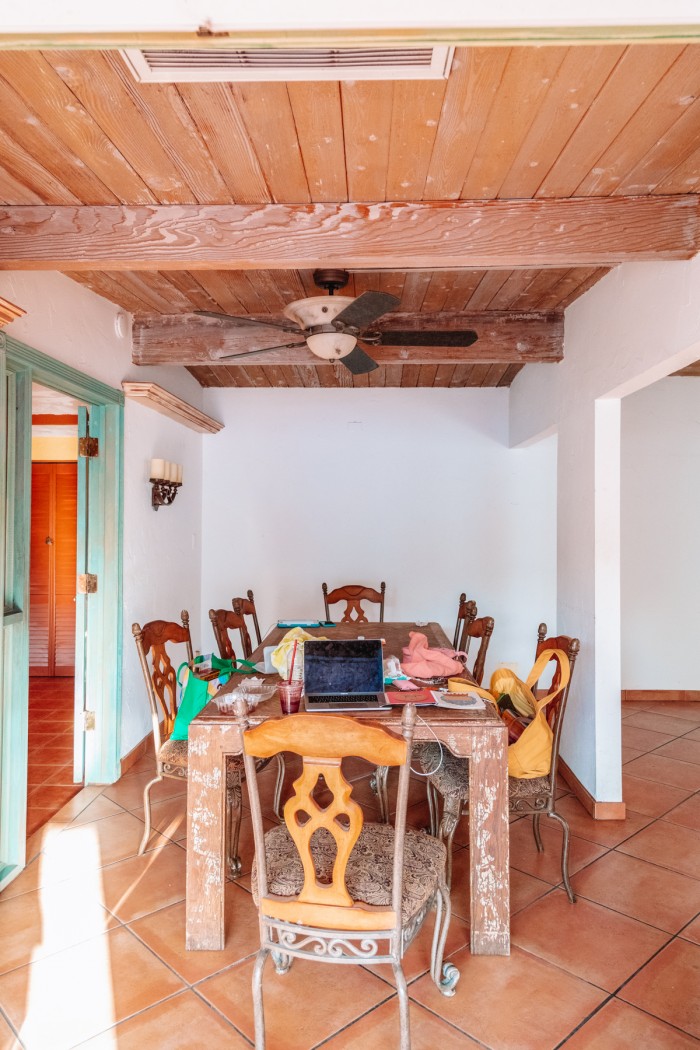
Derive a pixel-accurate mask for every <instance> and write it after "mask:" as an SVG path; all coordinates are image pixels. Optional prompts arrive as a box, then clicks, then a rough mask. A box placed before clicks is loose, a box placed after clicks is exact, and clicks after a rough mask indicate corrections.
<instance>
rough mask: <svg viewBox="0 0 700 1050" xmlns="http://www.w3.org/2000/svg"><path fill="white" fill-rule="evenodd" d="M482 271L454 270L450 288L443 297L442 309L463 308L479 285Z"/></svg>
mask: <svg viewBox="0 0 700 1050" xmlns="http://www.w3.org/2000/svg"><path fill="white" fill-rule="evenodd" d="M484 272H485V271H484V270H462V271H461V272H459V271H456V272H455V273H454V275H453V278H452V285H451V288H450V289H449V291H448V293H447V295H446V296H445V298H444V301H443V304H442V309H443V310H465V309H466V307H467V303H468V302H469V300H470V299H471V297H472V295H473V294H474V292H475V291H476V289H477V288H478V287H479V284H480V282H481V280H482V278H483V275H484Z"/></svg>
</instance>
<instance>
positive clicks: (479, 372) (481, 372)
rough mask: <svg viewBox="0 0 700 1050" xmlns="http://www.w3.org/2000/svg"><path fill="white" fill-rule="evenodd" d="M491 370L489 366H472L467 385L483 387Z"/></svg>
mask: <svg viewBox="0 0 700 1050" xmlns="http://www.w3.org/2000/svg"><path fill="white" fill-rule="evenodd" d="M491 368H492V366H491V365H472V370H471V373H470V375H469V385H470V386H483V385H484V381H485V379H486V377H487V376H488V374H489V372H490V371H491Z"/></svg>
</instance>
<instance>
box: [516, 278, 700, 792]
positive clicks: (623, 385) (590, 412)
mask: <svg viewBox="0 0 700 1050" xmlns="http://www.w3.org/2000/svg"><path fill="white" fill-rule="evenodd" d="M698 358H700V257H696V258H695V259H693V260H690V261H689V262H667V263H637V264H628V265H625V266H620V267H618V268H617V269H616V270H613V271H611V273H609V274H608V275H607V276H606V277H605V278H603V280H602V281H600V282H599V283H598V284H597V285H595V287H594V288H592V289H591V290H590V291H589V292H587V293H586V294H585V295H584V296H582V297H581V298H580V299H578V300H577V301H576V302H575V303H573V304H572V305H571V306H570V307H569V308H568V309H567V311H566V325H565V345H564V360H563V361H562V362H561V363H560V364H558V365H556V366H550V365H529V366H527V367H526V368H524V369H523V370H522V372H521V373H520V374H519V375H518V376H517V377H516V379H515V381H514V383H513V386H512V388H511V413H510V425H511V442H512V443H513V444H514V445H517V444H519V443H520V442H527V441H530V440H532V439H533V438H534V437H536V436H537V435H538V434H541V433H548V432H550V431H551V430H552V428H554V429H556V430H557V432H558V435H559V456H558V467H557V493H558V496H557V499H558V509H557V535H558V562H557V617H558V622H557V629H558V630H559V631H561V632H562V633H567V634H573V635H576V636H578V637H579V638H580V639H581V656H580V658H579V661H578V664H577V668H576V676H575V679H574V683H573V686H572V691H571V702H570V706H569V712H568V715H567V723H566V725H565V727H564V736H563V743H562V753H563V756H564V758H565V760H566V761H567V762H568V764H569V765H570V767H571V768H572V769H573V771H574V773H575V774H576V775H577V776H578V777H579V779H580V780H581V781H582V783H583V784H584V785H585V787H586V788H588V790H589V791H590V792H591V794H592V795H593V796H594V798H596V799H598V800H601V801H611V802H614V801H619V800H620V799H621V797H622V796H621V792H622V783H621V765H620V690H621V670H620V551H619V518H620V457H619V443H620V425H619V420H620V401H619V399H620V398H622V397H624V396H626V395H628V394H631V393H633V392H635V391H636V390H640V389H642V388H643V387H645V386H647V385H649V384H650V383H653V382H655V381H656V380H658V379H661V378H663V377H664V376H666V375H668V374H669V373H670V372H673V371H675V370H676V369H677V368H681V367H683V366H684V365H686V364H689V363H690V362H692V361H694V360H697V359H698Z"/></svg>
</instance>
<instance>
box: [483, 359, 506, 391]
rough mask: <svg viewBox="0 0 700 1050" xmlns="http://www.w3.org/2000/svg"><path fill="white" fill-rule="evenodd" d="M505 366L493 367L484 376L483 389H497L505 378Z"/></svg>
mask: <svg viewBox="0 0 700 1050" xmlns="http://www.w3.org/2000/svg"><path fill="white" fill-rule="evenodd" d="M505 368H506V366H505V365H500V364H497V365H491V367H490V368H489V370H488V372H487V373H486V375H485V376H484V379H483V382H482V384H481V385H482V386H483V387H497V386H498V384H499V382H500V381H501V379H502V377H503V373H504V371H505Z"/></svg>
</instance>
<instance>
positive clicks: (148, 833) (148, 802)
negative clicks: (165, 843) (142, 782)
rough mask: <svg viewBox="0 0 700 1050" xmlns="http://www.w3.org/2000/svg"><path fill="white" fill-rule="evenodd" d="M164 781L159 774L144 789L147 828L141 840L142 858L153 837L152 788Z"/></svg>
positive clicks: (140, 850)
mask: <svg viewBox="0 0 700 1050" xmlns="http://www.w3.org/2000/svg"><path fill="white" fill-rule="evenodd" d="M162 779H163V778H162V776H160V774H159V775H158V776H157V777H154V778H153V780H149V782H148V783H147V784H146V786H145V788H144V789H143V821H144V824H145V825H146V827H145V828H144V832H143V838H142V839H141V845H140V846H139V856H141V854H142V853H143V852H144V850H145V849H146V846H147V845H148V840H149V839H150V837H151V788H152V787H153V785H154V784H157V783H158V781H159V780H162Z"/></svg>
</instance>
